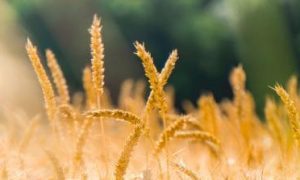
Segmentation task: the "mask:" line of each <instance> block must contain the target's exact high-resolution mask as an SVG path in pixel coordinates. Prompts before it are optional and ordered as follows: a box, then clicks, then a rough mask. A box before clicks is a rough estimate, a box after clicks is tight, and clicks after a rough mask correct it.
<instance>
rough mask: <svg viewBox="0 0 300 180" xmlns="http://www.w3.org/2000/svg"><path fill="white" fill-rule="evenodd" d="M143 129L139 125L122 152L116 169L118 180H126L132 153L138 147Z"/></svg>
mask: <svg viewBox="0 0 300 180" xmlns="http://www.w3.org/2000/svg"><path fill="white" fill-rule="evenodd" d="M142 129H143V128H142V127H141V126H140V125H137V126H136V127H135V128H134V132H133V133H132V134H131V135H130V136H129V138H128V140H127V141H126V143H125V146H124V148H123V150H122V153H121V155H120V157H119V159H118V162H117V164H116V169H115V177H116V180H123V179H124V175H125V173H126V169H127V167H128V163H129V160H130V157H131V153H132V151H133V148H134V147H135V146H136V144H137V143H138V141H139V138H140V136H141V133H142Z"/></svg>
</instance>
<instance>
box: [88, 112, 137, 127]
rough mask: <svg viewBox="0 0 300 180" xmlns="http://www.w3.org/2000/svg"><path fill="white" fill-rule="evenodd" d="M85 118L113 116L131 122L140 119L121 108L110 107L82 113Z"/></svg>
mask: <svg viewBox="0 0 300 180" xmlns="http://www.w3.org/2000/svg"><path fill="white" fill-rule="evenodd" d="M84 116H85V117H87V118H100V117H101V118H114V119H118V120H124V121H127V122H129V123H131V124H135V125H137V124H140V123H141V119H140V118H139V117H138V116H137V115H135V114H133V113H131V112H128V111H123V110H115V109H113V110H110V109H101V110H95V111H89V112H86V113H85V114H84Z"/></svg>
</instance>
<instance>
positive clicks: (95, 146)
mask: <svg viewBox="0 0 300 180" xmlns="http://www.w3.org/2000/svg"><path fill="white" fill-rule="evenodd" d="M101 29H102V26H101V23H100V19H99V18H98V17H97V16H95V17H94V19H93V22H92V26H91V28H90V31H89V32H90V35H91V45H90V48H91V56H92V58H91V65H87V66H86V68H85V69H84V70H83V78H82V81H83V87H84V95H83V96H82V95H78V94H75V95H73V96H74V98H72V99H74V100H73V101H72V102H71V101H70V99H71V97H72V95H71V94H70V93H69V92H68V87H67V83H66V80H65V78H64V76H63V73H62V70H61V69H60V67H59V65H58V63H57V60H56V59H55V56H54V53H52V52H51V51H50V50H47V51H46V57H47V61H48V67H49V69H50V73H51V75H52V79H53V82H54V85H55V87H56V90H57V94H55V91H54V90H53V87H52V84H51V82H50V80H49V77H48V75H47V73H46V70H45V69H44V67H43V66H42V63H41V59H40V57H39V56H38V52H37V48H36V47H35V46H34V45H32V43H31V42H30V41H29V40H28V42H27V44H26V50H27V53H28V56H29V59H30V61H31V63H32V66H33V69H34V71H35V72H36V75H37V78H38V80H39V83H40V86H41V89H42V92H43V95H44V102H45V110H46V114H47V117H48V119H49V125H50V127H51V128H49V125H48V124H43V123H42V122H43V121H41V119H40V117H43V116H37V118H29V117H27V116H25V115H24V114H23V113H19V112H15V113H12V112H10V111H9V110H7V111H4V119H5V121H3V122H2V123H1V124H0V129H1V136H0V139H1V141H0V142H1V143H0V146H1V148H0V155H1V157H2V159H1V160H0V171H1V178H2V179H147V180H149V179H299V178H300V173H299V171H298V169H299V165H298V164H299V152H298V151H299V147H297V146H296V144H297V143H299V141H300V132H299V131H300V129H299V128H300V125H299V113H298V112H299V109H300V103H299V102H300V97H299V92H298V87H297V86H298V85H297V79H296V77H295V76H293V77H292V78H291V80H290V81H289V83H288V87H287V91H286V90H285V89H284V88H283V87H281V86H279V85H276V86H275V88H274V90H275V91H276V93H277V94H278V95H279V97H280V99H281V102H276V101H275V100H273V99H271V98H267V101H266V106H265V119H266V121H263V120H264V119H261V118H260V117H259V116H258V115H257V114H256V113H255V103H254V99H253V97H252V95H251V93H250V92H249V91H247V89H246V74H245V72H244V70H243V68H242V66H238V67H236V68H234V69H233V71H232V73H231V74H230V77H229V81H230V83H231V86H232V90H233V94H234V97H233V100H224V101H221V102H216V101H215V99H214V96H213V95H212V94H206V95H202V96H200V98H199V99H198V101H197V102H198V104H197V106H194V105H193V104H192V103H191V102H189V101H186V103H185V105H184V108H185V109H186V110H187V112H186V114H180V113H178V111H177V110H176V108H175V106H174V104H173V102H174V90H173V89H172V88H169V87H166V88H165V85H166V84H167V82H168V79H169V77H170V76H171V73H172V72H173V70H174V67H175V63H176V62H177V60H178V53H177V50H173V51H172V52H171V53H170V55H169V57H168V59H167V60H166V63H165V67H164V68H163V69H162V70H161V71H158V70H157V68H156V66H155V63H154V60H153V58H152V56H151V54H150V53H149V52H148V51H147V50H146V48H145V46H144V45H143V44H141V43H138V42H136V43H135V44H134V46H135V48H136V55H137V56H138V57H139V59H140V61H141V63H142V65H143V67H144V70H145V75H146V77H147V79H148V81H149V85H150V89H151V92H150V93H149V94H148V98H146V99H145V97H144V96H145V94H146V92H145V83H143V82H141V81H138V82H134V81H133V80H127V81H125V82H124V84H123V85H122V88H121V92H120V96H119V104H118V106H116V105H113V104H112V103H111V101H110V97H109V91H108V90H107V89H105V87H104V45H103V43H102V32H101ZM159 72H160V73H159ZM191 88H192V87H191ZM83 98H84V99H83ZM56 100H58V102H56ZM81 100H83V101H81ZM156 110H158V113H157V111H156ZM28 122H30V123H28ZM104 131H105V133H104ZM126 137H127V140H126ZM199 142H200V143H199ZM161 152H165V156H160V154H161ZM178 162H182V163H178Z"/></svg>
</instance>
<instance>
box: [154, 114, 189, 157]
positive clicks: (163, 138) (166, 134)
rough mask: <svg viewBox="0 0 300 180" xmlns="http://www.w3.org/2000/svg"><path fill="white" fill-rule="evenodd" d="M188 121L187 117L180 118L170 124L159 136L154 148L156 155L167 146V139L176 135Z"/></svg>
mask: <svg viewBox="0 0 300 180" xmlns="http://www.w3.org/2000/svg"><path fill="white" fill-rule="evenodd" d="M185 121H186V118H185V117H182V118H179V119H178V120H176V121H175V122H173V123H172V124H170V125H169V126H168V127H167V128H166V129H165V130H164V131H163V132H162V133H161V135H160V136H159V138H158V140H157V143H156V146H155V148H154V155H158V154H159V153H160V152H161V151H162V150H163V148H164V147H165V145H166V143H167V141H169V140H170V139H171V138H172V137H174V135H175V132H176V131H178V130H180V129H181V128H182V127H183V125H184V123H185Z"/></svg>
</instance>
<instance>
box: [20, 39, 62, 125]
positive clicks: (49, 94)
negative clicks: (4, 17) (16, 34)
mask: <svg viewBox="0 0 300 180" xmlns="http://www.w3.org/2000/svg"><path fill="white" fill-rule="evenodd" d="M26 50H27V54H28V56H29V59H30V60H31V64H32V66H33V68H34V70H35V73H36V75H37V77H38V80H39V83H40V85H41V88H42V91H43V95H44V101H45V108H46V111H47V115H48V118H49V120H50V121H51V124H52V126H54V124H53V121H54V118H55V113H56V108H57V107H56V101H55V94H54V91H53V87H52V85H51V83H50V80H49V78H48V76H47V74H46V71H45V69H44V67H43V65H42V63H41V60H40V58H39V56H38V53H37V48H36V47H35V46H33V45H32V43H31V41H30V40H29V39H28V40H27V44H26Z"/></svg>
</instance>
